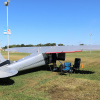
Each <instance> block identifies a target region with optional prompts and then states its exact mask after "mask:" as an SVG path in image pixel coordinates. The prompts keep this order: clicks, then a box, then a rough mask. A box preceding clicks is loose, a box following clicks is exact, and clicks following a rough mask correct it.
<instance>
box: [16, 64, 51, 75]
mask: <svg viewBox="0 0 100 100" xmlns="http://www.w3.org/2000/svg"><path fill="white" fill-rule="evenodd" d="M51 67H53V66H52V65H51ZM41 70H46V71H51V70H50V67H49V65H45V66H40V67H36V68H32V69H27V70H24V71H20V72H18V74H17V75H15V76H19V75H23V74H27V73H34V72H37V71H41Z"/></svg>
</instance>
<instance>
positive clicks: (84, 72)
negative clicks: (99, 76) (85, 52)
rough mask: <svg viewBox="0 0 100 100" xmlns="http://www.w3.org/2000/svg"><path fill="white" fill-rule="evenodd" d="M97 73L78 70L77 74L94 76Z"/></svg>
mask: <svg viewBox="0 0 100 100" xmlns="http://www.w3.org/2000/svg"><path fill="white" fill-rule="evenodd" d="M93 73H95V72H93V71H87V70H76V71H75V74H93Z"/></svg>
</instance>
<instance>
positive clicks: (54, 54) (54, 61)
mask: <svg viewBox="0 0 100 100" xmlns="http://www.w3.org/2000/svg"><path fill="white" fill-rule="evenodd" d="M56 59H57V58H56V53H53V54H52V63H53V67H54V68H53V70H56V68H55V67H56Z"/></svg>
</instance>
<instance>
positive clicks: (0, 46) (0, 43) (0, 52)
mask: <svg viewBox="0 0 100 100" xmlns="http://www.w3.org/2000/svg"><path fill="white" fill-rule="evenodd" d="M1 41H2V40H1ZM1 41H0V53H1Z"/></svg>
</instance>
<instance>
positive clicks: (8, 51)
mask: <svg viewBox="0 0 100 100" xmlns="http://www.w3.org/2000/svg"><path fill="white" fill-rule="evenodd" d="M7 49H9V34H8V6H7ZM8 60H9V51H8Z"/></svg>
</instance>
